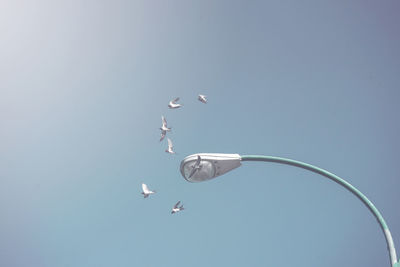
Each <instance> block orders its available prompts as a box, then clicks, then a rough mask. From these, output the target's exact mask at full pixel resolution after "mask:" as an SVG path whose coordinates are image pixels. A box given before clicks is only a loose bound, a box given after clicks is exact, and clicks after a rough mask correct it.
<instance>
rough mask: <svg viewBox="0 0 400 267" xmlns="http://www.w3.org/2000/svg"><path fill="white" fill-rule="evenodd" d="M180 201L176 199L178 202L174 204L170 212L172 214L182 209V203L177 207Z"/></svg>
mask: <svg viewBox="0 0 400 267" xmlns="http://www.w3.org/2000/svg"><path fill="white" fill-rule="evenodd" d="M180 203H181V202H180V201H178V202H177V203H176V204H175V206H174V207H173V208H172V211H171V214H174V213H177V212H179V211H181V210H184V208H183V205H181V206H180V207H178V206H179V204H180Z"/></svg>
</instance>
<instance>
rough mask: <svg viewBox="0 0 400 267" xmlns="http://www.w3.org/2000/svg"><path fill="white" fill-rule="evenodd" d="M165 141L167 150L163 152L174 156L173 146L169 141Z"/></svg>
mask: <svg viewBox="0 0 400 267" xmlns="http://www.w3.org/2000/svg"><path fill="white" fill-rule="evenodd" d="M167 141H168V148H167V149H166V150H165V152H167V153H170V154H175V151H174V150H173V148H174V146H173V144H172V141H171V139H169V138H167Z"/></svg>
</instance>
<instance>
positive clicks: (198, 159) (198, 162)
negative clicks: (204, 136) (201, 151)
mask: <svg viewBox="0 0 400 267" xmlns="http://www.w3.org/2000/svg"><path fill="white" fill-rule="evenodd" d="M200 161H201V158H200V156H199V155H197V160H196V163H195V166H199V165H200Z"/></svg>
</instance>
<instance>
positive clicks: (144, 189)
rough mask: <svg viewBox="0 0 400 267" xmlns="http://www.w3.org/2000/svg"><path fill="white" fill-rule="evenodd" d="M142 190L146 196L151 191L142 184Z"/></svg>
mask: <svg viewBox="0 0 400 267" xmlns="http://www.w3.org/2000/svg"><path fill="white" fill-rule="evenodd" d="M142 190H143V193H146V194H147V193H148V192H149V191H150V190H149V188H148V187H147V185H146V184H142Z"/></svg>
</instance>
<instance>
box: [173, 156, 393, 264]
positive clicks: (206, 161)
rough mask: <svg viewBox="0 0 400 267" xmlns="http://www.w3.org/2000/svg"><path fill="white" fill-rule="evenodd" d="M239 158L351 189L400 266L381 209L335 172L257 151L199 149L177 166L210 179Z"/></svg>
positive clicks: (194, 177)
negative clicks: (283, 166)
mask: <svg viewBox="0 0 400 267" xmlns="http://www.w3.org/2000/svg"><path fill="white" fill-rule="evenodd" d="M242 161H266V162H275V163H281V164H287V165H292V166H295V167H299V168H303V169H306V170H309V171H312V172H315V173H318V174H321V175H322V176H325V177H327V178H329V179H331V180H333V181H334V182H336V183H338V184H340V185H342V186H343V187H345V188H346V189H347V190H349V191H350V192H351V193H353V194H354V195H356V197H358V198H359V199H360V200H361V201H362V202H363V203H364V204H365V206H367V208H368V209H369V210H370V211H371V212H372V214H373V215H374V216H375V218H376V219H377V221H378V223H379V225H380V227H381V228H382V231H383V233H384V235H385V238H386V243H387V247H388V250H389V256H390V263H391V266H392V267H400V261H399V262H398V261H397V256H396V250H395V248H394V243H393V239H392V235H391V234H390V231H389V228H388V227H387V225H386V222H385V220H384V219H383V217H382V215H381V213H380V212H379V211H378V209H377V208H376V207H375V206H374V204H372V202H371V201H370V200H369V199H368V198H367V197H366V196H365V195H364V194H362V193H361V192H360V191H359V190H358V189H357V188H355V187H354V186H352V185H351V184H349V183H348V182H346V181H345V180H343V179H342V178H340V177H339V176H336V175H334V174H333V173H330V172H328V171H326V170H323V169H321V168H318V167H316V166H313V165H310V164H307V163H304V162H300V161H296V160H291V159H286V158H279V157H272V156H259V155H244V156H240V155H239V154H217V153H199V154H193V155H190V156H187V157H186V158H184V159H183V160H182V162H181V166H180V170H181V173H182V176H183V177H184V178H185V179H186V180H187V181H189V182H202V181H206V180H210V179H213V178H215V177H217V176H220V175H222V174H224V173H226V172H229V171H230V170H233V169H235V168H237V167H239V166H240V165H241V162H242Z"/></svg>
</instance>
